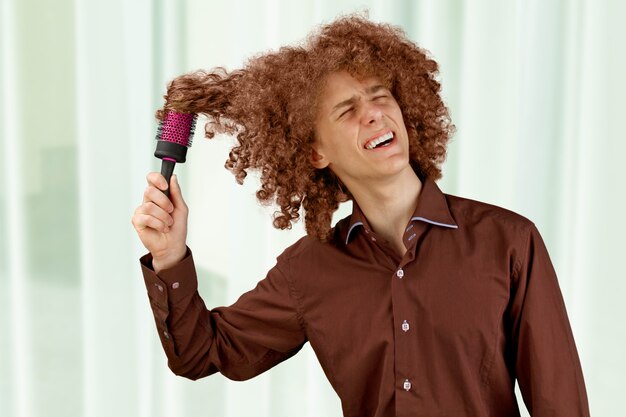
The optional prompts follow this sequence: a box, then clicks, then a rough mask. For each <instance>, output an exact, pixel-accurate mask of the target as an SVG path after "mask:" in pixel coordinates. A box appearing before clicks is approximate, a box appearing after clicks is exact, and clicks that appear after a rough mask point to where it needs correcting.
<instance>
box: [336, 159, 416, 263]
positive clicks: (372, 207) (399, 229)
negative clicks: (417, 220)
mask: <svg viewBox="0 0 626 417" xmlns="http://www.w3.org/2000/svg"><path fill="white" fill-rule="evenodd" d="M346 185H347V186H348V188H349V189H350V192H351V193H352V195H353V196H354V199H355V200H356V202H357V204H358V205H359V207H360V208H361V211H363V214H364V215H365V217H366V218H367V221H368V222H369V224H370V226H371V228H372V230H373V231H374V233H376V234H377V235H379V236H382V237H383V239H385V240H387V241H388V242H389V243H390V244H391V245H392V247H394V249H396V250H397V251H398V252H400V253H401V254H404V251H405V250H406V248H405V247H404V243H403V241H402V237H403V235H404V230H405V228H406V225H407V224H408V222H409V220H410V219H411V216H412V214H413V212H414V211H415V207H416V206H417V199H418V197H419V194H420V192H421V190H422V182H421V181H420V179H419V177H418V176H417V175H416V174H415V172H414V171H413V169H412V168H411V167H410V166H409V165H407V169H405V170H402V171H401V172H400V173H398V174H397V175H396V176H394V177H393V178H387V179H385V180H384V181H380V182H376V183H368V184H350V185H352V187H351V186H350V185H348V184H346Z"/></svg>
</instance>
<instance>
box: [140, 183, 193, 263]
mask: <svg viewBox="0 0 626 417" xmlns="http://www.w3.org/2000/svg"><path fill="white" fill-rule="evenodd" d="M146 179H147V181H148V186H147V187H146V190H145V191H144V194H143V203H142V204H141V205H140V206H139V207H137V209H135V213H134V214H133V217H132V224H133V226H134V227H135V230H136V231H137V234H138V235H139V239H140V240H141V243H143V245H144V246H145V247H146V249H148V251H149V252H150V253H151V254H152V267H153V268H154V270H155V272H157V273H158V272H159V271H160V270H162V269H166V268H169V267H171V266H173V265H175V264H177V263H178V262H180V261H181V260H182V259H183V257H184V256H185V253H186V250H187V246H186V245H187V244H186V241H187V218H188V215H189V209H188V207H187V204H185V201H184V200H183V196H182V192H181V189H180V186H179V185H178V178H177V176H176V174H174V175H172V178H171V179H170V198H167V196H166V195H165V194H164V193H163V191H162V190H165V189H167V182H166V181H165V177H163V175H161V173H159V172H150V173H149V174H148V175H147V177H146ZM170 199H171V200H170Z"/></svg>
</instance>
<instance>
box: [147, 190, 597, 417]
mask: <svg viewBox="0 0 626 417" xmlns="http://www.w3.org/2000/svg"><path fill="white" fill-rule="evenodd" d="M333 232H334V233H333V239H332V241H331V242H329V243H321V242H319V241H317V240H315V239H314V238H311V237H308V236H305V237H303V238H301V239H300V240H298V241H297V242H296V243H295V244H293V245H292V246H290V247H289V248H287V249H286V250H285V251H284V252H283V253H282V254H280V255H279V256H278V258H277V263H276V265H275V266H274V267H273V268H272V269H271V270H270V271H269V272H268V273H267V276H266V277H265V279H263V280H261V281H260V282H259V283H258V284H257V286H256V288H254V289H253V290H252V291H249V292H247V293H245V294H243V295H242V296H241V297H240V298H239V299H238V300H237V301H236V302H235V303H234V304H233V305H231V306H230V307H218V308H214V309H212V310H207V309H206V307H205V304H204V302H203V300H202V298H201V297H200V295H199V294H198V291H197V280H196V272H195V267H194V262H193V257H192V254H191V250H189V248H188V250H187V255H186V257H185V258H184V259H183V260H182V261H181V262H180V263H179V264H178V265H176V266H174V267H172V268H170V269H167V270H163V271H161V272H160V273H159V275H156V274H155V273H154V271H153V270H152V262H151V261H152V259H151V256H150V254H147V255H145V256H144V257H142V258H141V260H140V261H141V266H142V270H143V275H144V279H145V283H146V287H147V290H148V296H149V298H150V302H151V306H152V310H153V312H154V317H155V320H156V325H157V329H158V331H159V334H160V336H161V342H162V344H163V348H164V349H165V353H166V354H167V357H168V365H169V367H170V368H171V369H172V371H173V372H174V373H176V374H177V375H182V376H185V377H187V378H191V379H197V378H201V377H204V376H207V375H210V374H213V373H215V372H221V373H222V374H224V375H225V376H227V377H228V378H231V379H234V380H243V379H248V378H252V377H254V376H255V375H258V374H260V373H261V372H264V371H266V370H268V369H270V368H271V367H273V366H274V365H276V364H278V363H279V362H281V361H283V360H285V359H287V358H289V357H291V356H293V355H295V354H296V353H297V352H298V351H299V350H300V349H301V348H302V346H303V344H304V343H306V342H310V343H311V347H312V348H313V350H314V351H315V353H316V355H317V357H318V359H319V361H320V364H321V366H322V368H323V370H324V372H325V374H326V376H327V377H328V380H329V381H330V383H331V384H332V386H333V388H334V389H335V391H336V392H337V394H338V395H339V397H340V398H341V403H342V408H343V413H344V415H345V416H354V417H356V416H359V417H364V416H368V417H369V416H372V417H383V416H385V417H386V416H433V417H435V416H436V417H444V416H447V417H462V416H468V417H469V416H471V417H482V416H484V417H487V416H490V417H511V416H519V410H518V405H517V402H516V397H515V394H514V383H515V378H517V380H518V382H519V385H520V389H521V392H522V394H523V398H524V402H525V403H526V406H527V408H528V410H529V411H530V413H531V415H532V416H535V417H542V416H546V417H547V416H550V417H556V416H562V417H583V416H589V408H588V401H587V394H586V390H585V383H584V380H583V374H582V369H581V366H580V361H579V358H578V353H577V350H576V345H575V343H574V339H573V336H572V331H571V328H570V324H569V321H568V317H567V312H566V309H565V305H564V302H563V298H562V295H561V291H560V288H559V284H558V281H557V277H556V274H555V271H554V268H553V266H552V263H551V261H550V258H549V256H548V252H547V249H546V247H545V245H544V242H543V240H542V238H541V236H540V234H539V232H538V231H537V229H536V227H535V225H534V224H533V223H532V222H531V221H530V220H528V219H526V218H525V217H523V216H521V215H519V214H516V213H513V212H511V211H509V210H506V209H503V208H500V207H497V206H493V205H489V204H486V203H481V202H478V201H473V200H469V199H465V198H461V197H457V196H453V195H448V194H444V193H442V192H441V190H440V189H439V187H438V186H437V185H436V184H435V183H434V182H433V181H432V180H430V179H426V180H424V181H423V187H422V191H421V193H420V196H419V199H418V204H417V208H416V209H415V213H414V215H413V218H412V219H411V221H410V222H409V223H408V225H407V228H406V232H405V234H404V243H405V245H406V247H407V248H408V250H407V252H406V254H405V255H404V256H403V257H400V256H399V255H398V254H397V253H396V252H395V251H394V250H393V249H391V246H390V245H389V244H388V243H387V242H385V241H384V240H383V239H381V238H379V237H377V236H376V234H375V233H374V232H373V231H372V230H371V228H370V227H369V225H368V222H367V219H366V218H365V216H364V215H363V213H362V212H361V211H360V209H359V207H358V205H357V204H356V203H355V204H354V211H353V213H352V215H351V216H349V217H346V218H344V219H342V220H340V221H339V222H338V223H337V224H336V226H335V228H334V231H333Z"/></svg>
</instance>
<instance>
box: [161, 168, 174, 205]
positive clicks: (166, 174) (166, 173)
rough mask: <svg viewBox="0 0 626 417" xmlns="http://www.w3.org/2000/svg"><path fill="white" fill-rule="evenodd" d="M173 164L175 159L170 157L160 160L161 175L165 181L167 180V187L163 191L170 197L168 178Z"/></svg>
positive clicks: (170, 176)
mask: <svg viewBox="0 0 626 417" xmlns="http://www.w3.org/2000/svg"><path fill="white" fill-rule="evenodd" d="M175 166H176V161H174V160H172V159H169V158H163V159H162V160H161V175H163V176H164V177H165V181H167V189H165V190H164V191H163V193H164V194H165V195H166V196H167V198H169V197H170V178H172V173H173V172H174V167H175Z"/></svg>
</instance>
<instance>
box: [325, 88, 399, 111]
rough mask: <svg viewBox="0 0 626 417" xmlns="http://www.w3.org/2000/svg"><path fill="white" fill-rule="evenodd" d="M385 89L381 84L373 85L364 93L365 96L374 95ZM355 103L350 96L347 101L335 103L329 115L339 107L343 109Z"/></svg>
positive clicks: (353, 98)
mask: <svg viewBox="0 0 626 417" xmlns="http://www.w3.org/2000/svg"><path fill="white" fill-rule="evenodd" d="M385 88H387V87H385V86H384V85H382V84H376V85H373V86H371V87H367V88H366V89H365V92H366V93H367V94H374V93H376V92H377V91H379V90H383V89H385ZM355 101H356V96H352V97H350V98H349V99H347V100H344V101H342V102H340V103H337V104H336V105H335V107H333V108H332V110H331V111H330V114H333V113H334V112H335V110H337V109H338V108H340V107H344V106H348V105H351V104H353V103H354V102H355Z"/></svg>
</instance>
